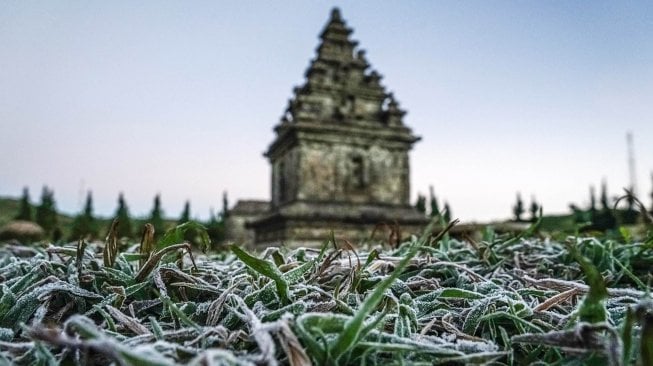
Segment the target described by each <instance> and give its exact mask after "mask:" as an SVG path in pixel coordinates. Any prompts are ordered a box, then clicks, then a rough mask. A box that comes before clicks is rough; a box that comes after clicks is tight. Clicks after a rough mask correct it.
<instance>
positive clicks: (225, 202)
mask: <svg viewBox="0 0 653 366" xmlns="http://www.w3.org/2000/svg"><path fill="white" fill-rule="evenodd" d="M220 216H222V220H225V219H226V218H227V217H228V216H229V200H228V199H227V191H224V192H222V213H221V215H220Z"/></svg>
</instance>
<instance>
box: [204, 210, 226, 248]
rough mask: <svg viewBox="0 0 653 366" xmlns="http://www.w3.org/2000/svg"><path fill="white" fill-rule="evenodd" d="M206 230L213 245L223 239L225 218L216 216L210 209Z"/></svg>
mask: <svg viewBox="0 0 653 366" xmlns="http://www.w3.org/2000/svg"><path fill="white" fill-rule="evenodd" d="M206 232H207V234H209V238H211V243H213V244H214V245H215V244H216V243H221V242H222V241H224V239H225V220H224V219H223V218H222V217H220V218H218V217H216V215H215V213H214V212H213V209H211V215H210V217H209V221H207V223H206Z"/></svg>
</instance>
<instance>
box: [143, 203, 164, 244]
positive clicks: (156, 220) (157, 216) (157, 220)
mask: <svg viewBox="0 0 653 366" xmlns="http://www.w3.org/2000/svg"><path fill="white" fill-rule="evenodd" d="M147 221H148V223H150V224H151V225H152V227H154V238H160V237H161V236H162V235H163V234H164V233H165V231H166V226H165V222H164V221H163V210H162V209H161V195H159V194H157V195H156V196H154V205H153V207H152V212H151V213H150V217H149V218H148V220H147Z"/></svg>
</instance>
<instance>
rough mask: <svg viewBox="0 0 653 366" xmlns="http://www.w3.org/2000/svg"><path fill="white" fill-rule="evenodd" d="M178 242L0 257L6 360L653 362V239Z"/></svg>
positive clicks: (5, 251) (0, 339)
mask: <svg viewBox="0 0 653 366" xmlns="http://www.w3.org/2000/svg"><path fill="white" fill-rule="evenodd" d="M182 229H183V228H182ZM181 234H182V231H180V230H178V231H173V232H171V233H170V234H169V235H167V236H165V240H164V241H163V242H162V243H157V244H156V245H155V243H153V242H152V240H151V238H149V237H144V239H143V240H142V242H141V245H143V246H144V247H143V248H141V246H140V245H138V243H135V244H134V245H131V246H129V247H128V249H127V250H125V249H124V248H119V247H118V246H117V244H116V243H114V242H113V240H112V238H111V236H110V237H109V238H108V239H107V243H106V244H105V243H88V244H86V243H81V242H80V243H74V244H73V243H71V244H69V245H65V246H60V247H55V246H48V247H45V248H41V247H35V246H31V247H27V246H25V247H21V246H16V245H12V246H8V245H7V246H2V247H0V279H1V281H0V362H7V363H19V364H31V363H39V362H45V363H48V364H84V363H94V364H120V365H174V364H191V365H261V364H264V365H347V364H350V365H359V364H366V365H380V364H415V365H432V364H447V365H451V364H454V365H455V364H461V365H463V364H490V363H491V364H498V365H521V364H537V363H540V364H552V363H557V364H570V365H571V364H582V363H588V362H593V363H594V362H596V364H597V365H600V364H604V365H629V364H636V363H639V364H651V362H653V348H652V346H651V344H653V325H652V324H653V321H652V320H651V319H653V316H652V315H651V314H653V302H652V300H651V299H650V296H649V287H648V285H647V284H648V283H650V274H649V269H650V268H651V265H652V264H653V245H651V240H650V239H649V240H648V241H643V242H636V241H633V240H629V242H628V243H622V242H618V241H615V240H614V239H609V238H575V237H570V238H567V239H566V240H563V241H556V240H551V239H539V238H536V237H534V236H533V235H532V233H526V234H520V235H518V236H514V237H508V236H498V235H496V234H493V235H489V234H488V235H487V237H486V239H487V240H484V241H481V242H474V243H472V242H469V241H461V240H457V239H453V238H451V237H449V236H447V235H442V236H440V237H438V238H427V237H423V238H417V237H412V238H411V239H410V240H409V241H407V242H405V243H401V244H399V245H396V246H394V247H393V248H385V249H384V248H383V247H382V246H375V245H373V244H369V243H368V244H365V245H361V246H360V247H357V246H356V245H354V244H352V243H349V242H345V241H343V242H342V243H344V244H342V243H341V241H338V242H337V244H338V245H334V243H325V245H324V247H323V248H322V249H321V250H317V251H315V250H309V249H304V248H298V249H287V248H269V249H267V250H263V251H260V252H258V253H256V252H253V251H247V250H245V249H242V248H239V247H231V248H230V249H229V250H227V251H223V252H220V253H210V252H208V253H203V254H202V253H200V254H198V252H197V251H193V250H191V248H190V247H188V245H187V244H182V243H181V242H175V240H176V238H178V237H179V236H180V235H181ZM114 244H115V245H116V246H114ZM341 244H342V245H341ZM107 245H108V246H109V248H108V249H107ZM23 253H31V254H30V255H23ZM179 256H182V257H181V260H179ZM107 257H108V258H107ZM180 263H183V265H180Z"/></svg>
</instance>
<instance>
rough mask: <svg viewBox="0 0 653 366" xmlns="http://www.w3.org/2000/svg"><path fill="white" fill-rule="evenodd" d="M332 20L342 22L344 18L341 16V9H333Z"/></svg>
mask: <svg viewBox="0 0 653 366" xmlns="http://www.w3.org/2000/svg"><path fill="white" fill-rule="evenodd" d="M331 20H332V21H334V20H335V21H342V17H341V16H340V9H338V8H337V7H335V8H333V9H331Z"/></svg>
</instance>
